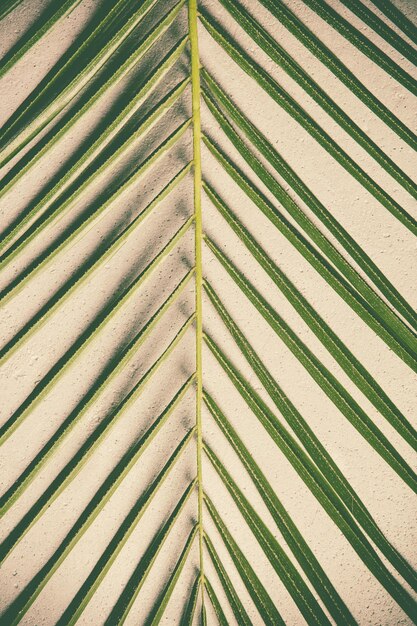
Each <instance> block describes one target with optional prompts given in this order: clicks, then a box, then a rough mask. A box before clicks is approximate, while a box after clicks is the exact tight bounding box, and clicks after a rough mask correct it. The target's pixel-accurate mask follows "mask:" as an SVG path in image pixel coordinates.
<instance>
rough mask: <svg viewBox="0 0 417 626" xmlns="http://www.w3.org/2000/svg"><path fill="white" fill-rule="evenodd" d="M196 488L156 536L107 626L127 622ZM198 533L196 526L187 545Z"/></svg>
mask: <svg viewBox="0 0 417 626" xmlns="http://www.w3.org/2000/svg"><path fill="white" fill-rule="evenodd" d="M194 486H195V483H191V484H190V485H189V487H187V489H186V490H185V491H184V493H183V495H182V496H181V498H180V500H179V501H178V504H177V505H176V507H175V509H174V510H173V512H172V513H171V515H170V516H169V518H168V520H167V521H166V522H165V524H164V525H163V527H162V528H161V529H160V531H159V532H158V533H157V534H156V535H155V537H154V539H153V541H152V543H151V544H150V545H149V548H148V549H147V551H146V552H145V554H144V556H143V557H142V558H141V560H140V561H139V563H138V565H137V566H136V568H135V570H134V571H133V573H132V575H131V577H130V578H129V581H128V583H127V585H126V587H125V588H124V589H123V592H122V593H121V595H120V597H119V599H118V601H117V602H116V604H115V606H114V608H113V610H112V612H111V613H110V615H109V617H108V618H107V620H106V622H105V624H106V626H113V624H123V622H124V621H125V619H126V617H127V614H128V613H129V611H130V609H131V607H132V605H133V602H134V601H135V598H136V596H137V594H138V593H139V590H140V588H141V586H142V585H143V583H144V581H145V579H146V576H147V574H148V573H149V570H150V568H151V567H152V565H153V563H154V561H155V559H156V557H157V556H158V553H159V551H160V550H161V548H162V545H163V543H164V542H165V540H166V539H167V537H168V535H169V533H170V531H171V529H172V528H173V526H174V524H175V522H176V521H177V519H178V517H179V516H180V513H181V511H182V510H183V508H184V506H185V504H186V502H187V500H188V499H189V497H190V495H191V493H192V491H193V488H194ZM196 532H197V527H196V526H194V528H193V529H192V530H191V533H190V536H189V539H188V540H187V545H188V543H189V542H190V543H191V542H192V540H193V538H194V536H195V533H196ZM186 547H187V546H186Z"/></svg>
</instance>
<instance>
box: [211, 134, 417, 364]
mask: <svg viewBox="0 0 417 626" xmlns="http://www.w3.org/2000/svg"><path fill="white" fill-rule="evenodd" d="M203 139H204V143H205V144H206V145H207V147H208V148H209V150H210V152H211V153H212V154H213V155H214V156H215V157H216V158H217V160H218V161H219V162H220V163H221V164H222V165H223V167H224V169H225V170H226V171H227V173H228V174H229V175H230V177H231V178H232V179H233V180H234V181H235V182H236V183H237V184H238V185H239V186H240V187H241V189H242V190H243V191H244V192H245V193H246V194H247V196H248V197H249V198H250V199H251V200H252V201H253V202H254V204H255V205H256V206H257V207H258V208H259V209H261V211H262V212H263V213H264V214H265V215H266V216H267V218H268V219H269V220H270V221H271V222H272V223H273V224H274V226H276V227H277V228H278V230H279V231H280V232H281V233H282V234H283V235H284V236H285V237H286V238H287V239H288V240H289V241H290V242H291V243H292V245H293V246H294V247H295V248H296V249H297V250H298V251H299V252H300V253H301V254H302V255H303V256H304V258H305V259H307V260H308V261H309V262H310V264H311V265H312V266H313V267H314V268H315V269H316V271H317V272H318V273H319V274H320V275H321V276H322V277H323V278H324V279H325V280H326V281H327V282H328V283H329V285H331V287H333V289H334V290H335V291H336V292H337V293H338V294H339V295H340V296H341V297H342V298H343V299H344V300H345V302H347V304H349V306H350V307H351V308H352V309H353V310H354V311H355V312H356V313H357V314H358V315H359V316H360V317H361V318H362V319H363V320H364V321H365V322H366V323H367V324H368V326H370V328H372V330H374V331H375V332H376V334H377V335H379V336H380V337H381V338H382V339H383V340H384V341H385V343H386V344H387V345H388V346H389V347H390V348H391V349H392V350H393V351H394V352H395V353H396V354H397V355H398V356H399V357H400V358H401V359H402V360H403V361H404V362H405V363H407V365H408V366H409V367H411V368H412V369H413V370H414V371H416V372H417V352H416V351H415V349H414V344H415V343H416V338H415V335H414V334H413V333H411V331H409V329H407V327H406V326H405V325H404V326H400V327H399V328H401V334H402V335H404V337H407V343H408V344H410V345H405V344H404V342H403V340H402V339H401V338H400V337H398V336H397V335H396V334H395V335H394V334H393V333H392V331H391V329H389V328H387V326H386V324H385V323H384V321H383V320H382V319H381V318H380V316H378V315H377V314H376V312H375V311H374V310H373V309H372V308H371V307H370V306H369V304H368V302H366V300H364V299H363V298H362V296H361V295H360V294H359V293H358V292H357V291H356V289H354V288H353V287H352V285H350V283H348V282H347V281H346V280H345V279H344V278H343V276H341V275H340V274H339V273H338V272H337V271H336V270H335V269H334V267H333V266H332V265H331V264H330V263H329V262H328V261H327V259H325V258H324V257H323V256H322V255H321V254H320V253H319V252H318V250H316V248H314V247H313V246H312V245H311V244H310V242H309V241H308V240H307V239H306V238H305V237H304V235H303V234H302V233H300V232H299V231H298V230H297V229H296V228H295V227H294V226H293V225H292V224H291V222H289V221H288V220H287V219H286V218H285V216H284V215H283V214H282V213H281V212H280V211H279V210H278V209H277V208H276V207H275V206H274V205H273V204H272V203H271V202H270V201H269V200H268V199H267V198H266V197H265V196H264V195H263V194H262V193H261V192H260V191H259V189H257V188H256V187H255V185H254V184H253V183H252V182H251V181H250V180H249V179H248V177H247V176H245V174H244V173H243V172H242V171H241V170H239V169H238V168H237V167H236V165H235V164H234V163H233V162H232V161H231V159H230V158H228V157H227V156H226V155H225V153H224V152H223V151H222V150H221V149H220V148H219V147H218V146H217V145H216V144H214V143H213V141H212V140H211V139H209V138H208V137H206V136H204V137H203ZM280 199H281V200H282V202H285V196H282V197H281V198H280ZM390 317H391V316H390ZM398 322H400V320H399V318H398Z"/></svg>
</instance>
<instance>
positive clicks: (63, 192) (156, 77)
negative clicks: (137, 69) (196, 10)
mask: <svg viewBox="0 0 417 626" xmlns="http://www.w3.org/2000/svg"><path fill="white" fill-rule="evenodd" d="M154 36H155V32H153V33H152V37H154ZM186 43H187V38H186V37H184V38H183V39H182V40H181V41H180V42H179V44H178V45H176V46H174V48H173V50H171V51H169V52H168V54H167V55H166V56H165V57H164V58H163V59H162V61H161V62H160V63H159V64H158V65H157V66H156V67H155V68H153V72H152V74H151V76H150V77H148V79H147V80H145V82H144V83H143V84H142V86H141V87H140V88H139V90H138V91H137V93H135V94H134V95H133V96H132V97H131V98H130V99H129V102H128V104H127V105H126V106H125V107H124V108H123V109H122V111H121V112H120V113H119V115H116V117H115V118H114V119H113V120H112V121H111V122H110V121H108V120H105V121H104V122H103V123H102V124H100V125H99V126H98V128H96V129H95V132H93V133H91V135H90V136H89V137H88V138H87V141H86V142H85V143H83V145H82V146H81V148H80V149H79V150H77V151H76V152H75V154H74V155H73V156H72V157H71V159H70V160H69V162H67V163H66V165H65V169H64V171H61V170H60V171H59V172H58V173H57V174H56V175H55V176H54V177H53V178H52V181H50V182H49V183H48V186H47V188H46V189H45V190H42V192H41V193H40V194H39V196H36V197H35V198H34V200H32V201H31V202H30V203H29V205H28V206H27V207H25V209H24V211H23V212H22V213H21V214H19V215H18V216H17V217H16V219H15V220H13V221H11V222H10V224H9V225H8V226H7V227H6V228H5V229H4V230H3V233H2V241H1V246H0V249H1V250H4V249H5V248H6V250H5V251H4V252H3V253H2V254H1V256H0V263H1V265H0V267H1V266H2V265H3V264H4V260H5V259H7V258H9V257H10V256H11V255H12V253H15V251H17V250H19V249H20V248H21V247H22V244H23V243H24V242H25V241H26V242H28V241H31V240H32V239H33V236H34V234H36V233H37V232H39V230H40V226H41V225H42V224H45V222H46V224H48V223H49V222H50V219H51V216H52V215H54V214H55V213H56V212H57V211H58V210H59V211H61V210H63V209H65V206H66V204H68V201H69V198H71V197H72V198H74V197H77V195H80V192H81V191H82V190H83V189H84V188H85V187H86V186H87V185H88V184H90V183H91V182H92V181H93V180H94V178H96V177H97V176H98V175H99V174H100V172H101V171H102V170H103V168H104V167H107V166H108V165H111V164H112V163H113V162H114V161H115V160H116V159H117V158H118V156H119V155H120V154H121V153H122V151H123V150H125V149H126V148H128V146H129V145H130V144H132V143H133V141H134V140H136V139H137V137H138V136H140V134H141V126H139V127H137V128H134V129H133V130H134V133H133V130H132V128H130V126H129V124H130V125H132V120H133V121H134V116H135V114H136V113H137V110H138V109H139V108H140V106H141V105H142V104H143V101H144V98H145V97H146V95H147V94H149V93H150V92H151V91H152V89H153V88H154V87H155V86H156V85H158V84H159V83H160V81H161V80H162V78H163V77H165V76H166V74H167V73H168V72H169V71H170V70H171V69H172V66H173V64H175V63H176V61H177V60H178V59H179V57H180V56H181V54H182V53H183V51H184V48H185V45H186ZM115 78H117V73H116V74H112V77H111V81H114V80H115ZM187 83H188V80H187V79H184V81H182V83H180V84H179V85H178V91H177V90H175V88H174V89H173V90H171V94H168V95H167V96H166V97H165V98H163V99H162V101H161V104H164V102H165V103H166V104H165V108H167V106H169V105H170V104H172V103H173V102H175V101H176V97H179V96H180V95H181V93H182V91H183V89H184V88H185V87H186V85H187ZM100 93H101V92H100V90H98V91H94V95H93V96H92V98H91V99H90V100H89V101H88V102H87V104H86V105H84V107H83V108H82V109H80V110H79V111H78V112H77V114H76V115H74V116H71V117H70V119H69V120H68V121H67V122H66V123H64V122H61V124H60V128H59V129H58V130H57V129H56V128H55V127H54V129H53V132H52V133H51V134H52V136H51V137H50V138H49V134H48V135H46V137H45V138H44V139H43V140H42V141H41V142H40V145H36V146H35V148H33V150H30V151H28V153H27V154H25V156H24V157H23V158H22V159H21V160H19V161H18V163H17V164H16V165H15V166H14V167H13V168H11V169H10V171H9V172H8V174H7V175H6V176H5V177H4V178H3V181H2V187H1V190H0V197H2V196H3V195H5V194H6V193H7V192H8V191H9V190H10V189H11V188H13V185H15V184H16V183H17V182H18V181H19V180H20V178H21V177H22V176H23V175H24V174H26V173H27V172H28V171H29V170H30V168H31V167H32V166H33V165H35V164H36V163H37V162H38V161H39V160H40V158H41V157H42V156H43V155H44V154H46V153H47V152H48V150H50V149H51V148H52V147H53V146H54V144H55V143H56V142H57V141H58V140H59V139H61V137H65V135H66V134H67V133H68V132H69V130H70V129H71V126H72V125H73V124H74V123H75V122H76V121H77V120H78V119H79V118H80V117H81V116H82V114H83V113H85V111H86V110H88V108H89V107H90V105H91V104H92V103H93V102H94V100H96V99H97V98H98V97H99V96H100ZM170 96H171V97H170ZM163 110H164V109H163V108H161V109H160V111H163ZM157 111H158V109H157V107H154V111H153V112H152V113H153V115H151V113H149V114H148V115H147V116H146V117H145V119H144V120H143V122H142V123H143V127H142V131H145V130H146V129H147V128H148V127H150V126H151V125H152V122H153V121H154V120H155V114H157ZM152 117H153V118H154V119H152ZM123 131H125V132H124V133H123ZM126 131H128V132H126ZM132 133H133V136H132ZM126 135H127V136H126ZM80 170H81V172H80ZM74 177H75V179H74ZM55 181H56V182H55ZM54 182H55V184H54ZM45 192H46V193H45ZM36 216H37V217H36ZM46 224H45V225H46ZM26 226H27V227H26Z"/></svg>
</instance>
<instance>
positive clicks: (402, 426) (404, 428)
mask: <svg viewBox="0 0 417 626" xmlns="http://www.w3.org/2000/svg"><path fill="white" fill-rule="evenodd" d="M204 189H205V191H206V193H207V195H208V196H209V198H210V200H211V201H212V202H213V204H214V206H215V207H216V208H217V209H218V210H219V212H220V213H221V215H222V216H223V217H224V218H225V220H226V221H227V223H228V224H229V226H230V227H231V228H232V229H233V230H234V232H235V233H236V234H237V235H238V237H239V238H240V239H241V240H242V241H243V243H244V244H245V245H246V246H247V248H248V249H249V251H250V252H251V253H252V254H253V256H254V257H255V259H256V260H257V261H258V262H259V264H260V265H261V266H262V268H263V269H264V270H265V272H266V273H267V274H268V275H269V276H270V277H271V278H272V280H273V281H274V283H275V284H276V286H277V287H278V288H279V289H280V290H281V291H282V293H283V294H284V295H285V297H286V298H287V300H288V301H289V302H291V304H292V305H293V306H294V308H295V310H296V311H297V313H298V314H299V315H300V316H301V317H302V318H303V319H304V321H305V322H306V324H308V326H309V327H310V328H311V330H312V331H313V332H314V333H315V335H316V336H317V337H318V338H319V339H320V341H321V342H322V343H323V345H325V346H326V348H327V349H328V350H329V352H330V354H331V355H332V356H333V358H334V359H335V360H336V361H337V362H338V363H339V365H340V366H341V367H342V368H343V370H344V371H345V372H346V374H347V375H348V376H349V378H350V379H351V380H352V382H354V383H355V384H356V385H357V387H359V389H360V390H361V391H362V392H363V393H364V395H365V396H366V397H367V398H368V399H369V400H370V401H371V402H372V403H373V405H374V406H375V407H376V408H377V409H378V410H379V411H380V413H381V414H382V415H383V416H384V417H385V418H386V419H387V420H388V421H389V423H390V424H391V425H392V426H393V427H394V428H396V430H397V431H398V432H399V433H400V434H401V435H402V436H403V437H404V439H405V440H406V441H407V442H408V443H409V444H410V446H412V447H413V448H414V449H415V450H417V433H416V431H415V429H414V428H413V426H412V425H411V424H410V422H409V421H408V420H407V419H406V418H405V417H404V415H403V414H402V413H401V412H400V411H399V409H398V408H397V407H396V406H395V405H394V404H393V402H391V400H390V399H389V398H388V396H387V394H386V393H385V392H384V390H383V389H382V388H381V387H380V386H379V385H378V383H377V382H376V380H375V379H374V378H373V377H372V376H371V375H370V374H369V372H368V371H367V370H366V369H365V368H364V367H363V365H362V364H361V363H360V362H359V361H358V360H357V359H356V358H355V356H354V355H353V354H352V353H351V352H350V350H349V348H348V347H347V346H346V345H345V344H344V343H343V342H342V341H341V340H340V339H339V338H338V336H337V335H336V334H335V333H334V332H333V331H332V329H331V328H330V327H329V326H328V324H326V322H325V321H324V320H323V318H321V317H320V315H318V313H317V312H316V311H315V310H314V308H313V307H312V306H311V305H310V303H309V302H308V301H307V300H306V298H304V296H303V295H302V293H301V292H300V291H299V290H298V289H297V288H296V287H295V285H294V284H293V283H292V282H291V281H290V280H289V279H288V278H287V277H286V276H285V274H284V273H283V272H282V271H281V270H280V269H279V268H278V266H277V265H276V264H275V263H274V262H273V261H272V259H271V258H270V257H269V256H268V255H267V254H266V252H265V251H264V250H263V248H262V246H261V245H260V244H259V243H258V242H257V241H256V240H255V239H254V238H253V237H252V235H251V234H250V233H249V231H248V230H247V229H246V228H245V227H244V226H243V224H242V223H241V222H240V221H239V220H238V219H237V217H236V215H234V214H233V213H232V211H231V210H230V208H229V207H227V206H226V205H225V204H224V202H223V201H222V200H221V198H220V197H219V196H218V195H217V194H216V192H215V191H214V190H213V189H212V188H211V187H210V186H209V185H207V184H204ZM217 302H218V304H219V305H221V303H220V302H219V301H217Z"/></svg>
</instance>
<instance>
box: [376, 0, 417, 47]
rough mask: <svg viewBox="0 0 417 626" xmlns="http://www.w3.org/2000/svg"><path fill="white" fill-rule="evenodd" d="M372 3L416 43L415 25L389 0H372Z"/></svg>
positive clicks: (416, 30)
mask: <svg viewBox="0 0 417 626" xmlns="http://www.w3.org/2000/svg"><path fill="white" fill-rule="evenodd" d="M372 3H373V4H374V5H375V6H376V7H377V8H378V9H379V10H380V11H381V13H383V14H384V15H386V16H387V17H388V18H389V19H390V20H391V21H392V22H393V23H394V24H395V25H396V26H398V28H399V29H400V30H402V31H403V33H404V34H406V35H407V36H408V37H410V39H411V40H412V41H414V43H415V44H417V26H416V25H415V24H414V23H413V22H412V21H411V20H409V19H408V17H407V16H406V15H404V13H402V12H401V11H400V9H399V8H398V7H396V6H395V4H393V2H391V0H372Z"/></svg>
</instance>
